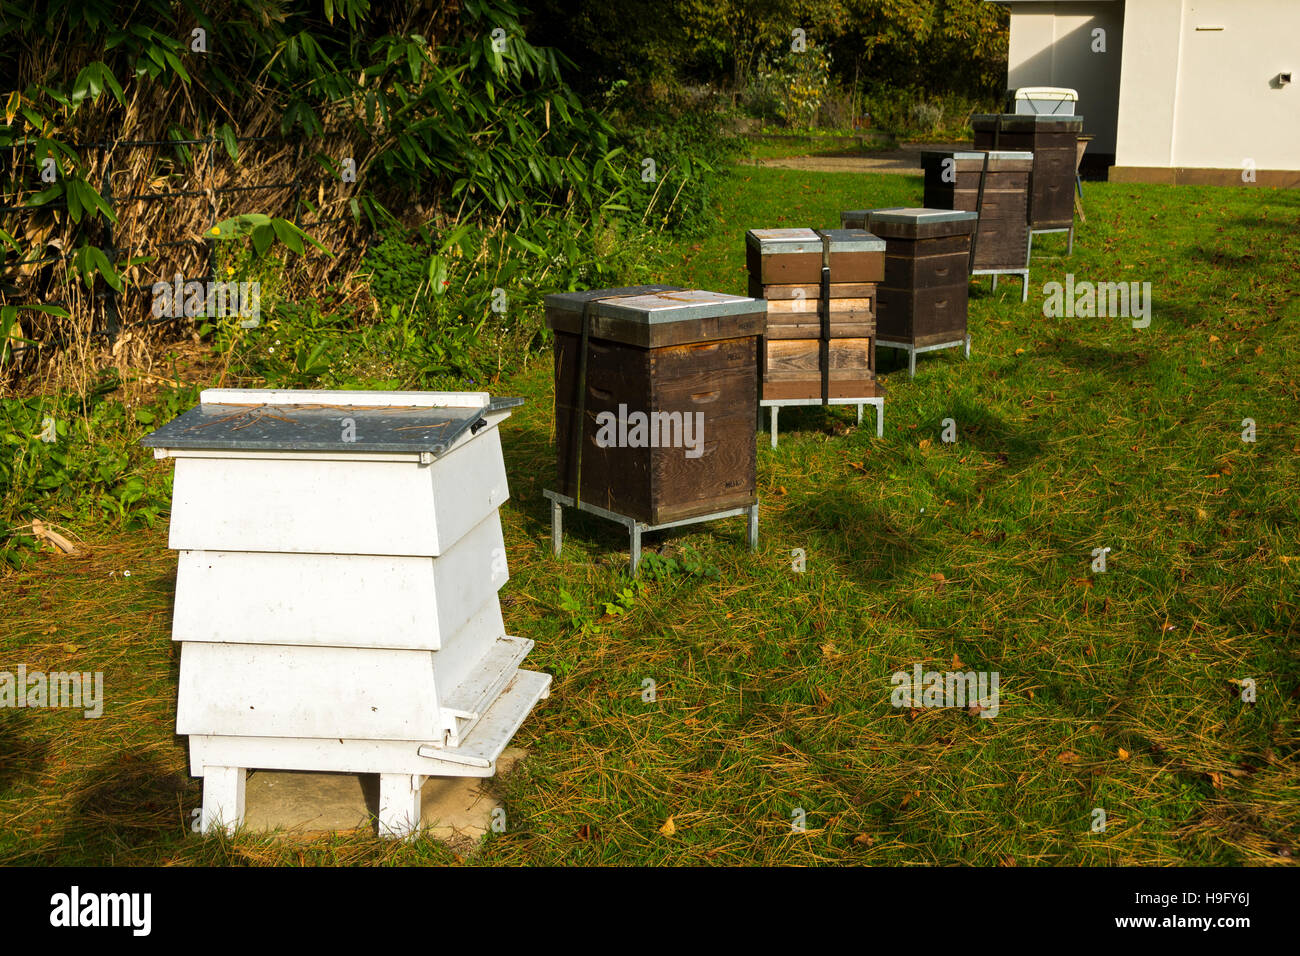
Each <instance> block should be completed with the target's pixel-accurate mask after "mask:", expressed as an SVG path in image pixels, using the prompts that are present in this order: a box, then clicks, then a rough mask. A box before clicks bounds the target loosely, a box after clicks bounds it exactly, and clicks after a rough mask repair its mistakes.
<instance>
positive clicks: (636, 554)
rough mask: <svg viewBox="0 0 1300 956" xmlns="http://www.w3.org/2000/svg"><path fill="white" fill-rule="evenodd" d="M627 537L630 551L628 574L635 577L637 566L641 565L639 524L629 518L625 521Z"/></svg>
mask: <svg viewBox="0 0 1300 956" xmlns="http://www.w3.org/2000/svg"><path fill="white" fill-rule="evenodd" d="M627 530H628V536H629V537H630V538H631V542H630V547H629V550H630V551H631V560H630V561H629V562H628V563H629V565H630V572H629V573H630V574H631V575H632V576H633V577H635V576H636V568H637V565H638V564H640V563H641V522H639V521H636V520H633V519H632V518H629V519H628V520H627Z"/></svg>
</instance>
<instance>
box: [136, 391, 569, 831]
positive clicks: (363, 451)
mask: <svg viewBox="0 0 1300 956" xmlns="http://www.w3.org/2000/svg"><path fill="white" fill-rule="evenodd" d="M517 404H519V400H517V399H501V400H497V401H493V400H492V399H491V397H490V396H489V395H488V394H487V393H485V392H336V391H292V390H289V391H280V390H237V389H213V390H208V391H205V392H203V393H202V394H201V396H200V404H199V405H198V406H197V407H196V408H193V409H191V410H190V411H188V412H186V413H185V414H183V415H182V416H181V417H180V418H178V419H176V420H175V421H172V422H170V423H168V424H167V425H165V426H163V427H162V428H160V429H158V430H157V431H155V432H153V433H152V434H150V435H148V436H146V437H145V438H144V439H143V440H142V443H143V444H145V445H147V446H150V447H153V448H154V450H155V455H156V457H159V458H174V459H175V460H176V472H175V479H174V483H173V499H172V520H171V529H170V545H171V547H172V548H174V549H176V550H177V551H178V552H180V557H179V567H178V571H177V581H176V607H175V612H174V616H173V622H172V638H173V640H175V641H178V642H180V645H181V666H180V688H179V695H178V701H177V715H176V730H177V733H179V734H183V735H186V736H188V737H189V743H190V766H191V770H192V772H193V773H194V774H195V775H196V776H202V777H203V778H204V796H203V811H202V821H201V822H202V828H203V830H204V831H205V832H206V831H208V830H211V829H213V828H214V827H221V828H226V829H230V828H233V827H236V826H238V824H239V823H240V821H241V820H242V817H243V792H244V774H245V772H246V770H247V769H249V768H263V769H282V770H315V771H341V772H352V773H378V774H379V775H380V791H381V796H380V813H379V826H380V831H381V833H383V834H385V835H389V836H402V835H406V834H409V833H410V832H411V831H412V830H413V828H414V827H415V826H417V825H418V821H419V818H420V817H419V810H420V807H419V799H420V785H421V784H422V783H423V781H424V779H425V778H427V777H430V776H464V777H484V776H491V775H492V774H493V773H494V772H495V763H496V759H497V757H498V756H499V755H500V753H501V752H502V750H503V749H504V748H505V746H506V744H507V743H508V742H509V740H510V738H511V736H512V735H513V734H514V732H515V730H516V729H517V728H518V726H519V724H520V723H521V722H522V721H523V719H524V718H525V717H526V716H527V714H528V713H529V711H531V710H532V708H533V706H534V705H535V704H536V702H537V701H538V700H540V699H541V698H543V697H545V696H546V695H547V694H548V693H549V686H550V680H551V679H550V676H549V675H546V674H540V673H536V672H533V671H526V670H521V669H520V667H519V664H520V662H521V661H522V660H523V659H524V657H525V656H526V655H527V654H528V652H529V650H530V649H531V648H532V646H533V642H532V641H530V640H527V639H525V638H518V637H512V636H510V635H508V634H506V631H505V624H504V622H503V620H502V617H501V609H500V605H499V603H498V600H497V590H498V589H499V588H500V587H501V586H502V585H503V584H504V583H505V582H506V580H507V578H508V572H507V567H506V560H505V546H504V541H503V539H502V534H501V524H500V518H499V516H498V512H497V509H498V508H499V507H500V506H501V505H502V504H503V503H504V502H505V500H506V498H507V496H508V491H507V487H506V476H505V468H504V465H503V462H502V458H501V439H500V434H499V431H498V429H497V426H498V424H499V423H500V422H501V421H503V420H504V419H505V418H506V417H507V416H508V415H509V413H510V412H509V410H510V408H512V407H513V406H515V405H517Z"/></svg>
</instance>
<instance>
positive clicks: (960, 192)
mask: <svg viewBox="0 0 1300 956" xmlns="http://www.w3.org/2000/svg"><path fill="white" fill-rule="evenodd" d="M1033 166H1034V154H1033V153H1030V152H1022V151H1008V150H996V151H994V150H988V151H970V150H960V151H950V150H925V151H923V152H922V153H921V168H922V169H923V170H924V173H925V197H924V204H925V206H926V208H929V209H961V210H966V211H969V212H975V213H977V214H978V216H979V227H978V229H977V230H976V232H975V235H974V237H973V238H972V240H971V244H972V247H973V252H974V255H973V257H972V259H971V262H970V272H971V274H972V275H992V276H993V277H994V280H993V281H994V283H995V287H996V282H997V276H999V275H1005V274H1013V275H1019V276H1020V277H1021V301H1022V302H1023V301H1025V300H1026V299H1027V298H1028V296H1029V217H1028V210H1029V176H1030V173H1031V171H1032V170H1033Z"/></svg>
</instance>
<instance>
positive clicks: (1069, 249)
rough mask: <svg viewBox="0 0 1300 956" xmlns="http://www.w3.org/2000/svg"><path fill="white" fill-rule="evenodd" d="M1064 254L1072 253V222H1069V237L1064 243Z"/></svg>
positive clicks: (1070, 254) (1069, 254)
mask: <svg viewBox="0 0 1300 956" xmlns="http://www.w3.org/2000/svg"><path fill="white" fill-rule="evenodd" d="M1065 254H1066V255H1067V256H1072V255H1074V223H1070V237H1069V239H1068V240H1067V241H1066V243H1065Z"/></svg>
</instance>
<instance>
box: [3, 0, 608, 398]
mask: <svg viewBox="0 0 1300 956" xmlns="http://www.w3.org/2000/svg"><path fill="white" fill-rule="evenodd" d="M520 15H521V11H520V10H519V8H517V7H516V6H515V4H514V2H513V0H465V2H464V3H463V5H462V6H460V7H459V8H457V7H455V6H452V5H447V4H443V3H439V2H437V0H423V2H410V3H402V4H394V5H384V4H373V5H372V4H371V3H369V2H366V0H326V2H325V3H324V4H317V3H309V2H293V0H225V2H217V3H214V4H209V5H205V6H203V7H199V6H198V5H197V4H194V3H190V2H179V3H177V2H167V0H141V2H139V3H137V4H135V5H134V7H133V8H131V9H130V10H129V11H126V12H124V11H123V10H122V9H121V8H120V7H118V6H117V5H114V4H110V3H107V2H95V0H90V2H78V0H52V2H44V3H41V2H38V3H35V4H30V5H28V4H18V3H11V2H0V64H2V65H3V75H4V76H5V77H7V78H9V80H8V82H9V84H10V86H9V88H0V105H2V107H3V120H4V124H3V125H0V197H2V199H3V205H4V206H5V207H6V211H5V212H3V213H0V248H2V249H3V256H4V258H3V270H2V271H0V304H20V305H21V304H29V303H40V302H44V303H57V304H58V305H59V306H60V307H61V308H63V309H64V310H65V311H66V313H67V317H64V316H61V315H58V314H53V313H40V312H31V311H25V312H21V313H15V315H16V316H17V318H15V319H14V320H13V321H11V323H10V328H9V329H8V334H9V335H11V336H13V337H14V338H15V339H16V338H25V339H28V340H29V342H36V343H41V344H42V345H43V346H44V347H43V348H41V349H36V348H30V347H29V348H27V349H25V350H23V351H6V352H5V353H3V354H6V355H8V357H9V366H8V370H9V373H10V374H11V375H12V374H13V373H14V372H19V373H21V372H23V371H28V372H30V371H32V370H34V369H35V368H36V367H37V364H38V361H37V360H38V358H41V359H42V360H43V359H44V358H45V357H47V356H53V355H55V354H57V352H58V351H60V350H62V351H63V352H65V353H68V352H69V350H74V351H75V350H76V349H78V348H83V347H84V348H88V349H91V351H92V352H93V351H94V348H95V347H97V346H102V345H104V344H106V341H105V340H106V339H108V338H110V337H111V333H112V332H113V330H114V329H115V328H117V327H129V326H136V325H140V326H142V327H143V324H144V323H145V322H147V321H148V318H147V317H148V304H147V302H145V301H144V298H145V296H144V294H143V293H147V290H148V288H149V286H150V285H152V283H153V282H154V281H157V280H158V279H160V278H163V279H170V277H171V276H173V275H176V274H179V275H182V276H185V277H187V278H202V277H204V276H205V274H206V273H208V272H209V271H210V269H211V260H210V257H209V248H208V245H207V239H208V238H209V237H211V236H212V235H214V233H212V229H213V227H214V226H215V225H216V224H217V223H218V222H222V221H226V220H230V219H232V218H234V217H239V216H244V215H248V214H258V215H263V216H267V217H273V218H279V219H287V220H290V221H293V222H296V223H298V224H299V225H301V226H303V228H304V229H306V231H307V232H308V233H309V234H310V235H311V236H312V237H314V238H315V239H316V240H318V241H319V243H320V244H321V245H323V246H324V247H325V248H327V249H329V250H332V251H335V252H337V253H338V255H335V256H332V257H331V256H326V255H322V254H318V253H317V252H316V251H315V250H313V249H310V248H306V249H304V253H303V254H302V255H298V254H296V253H293V254H290V252H289V251H287V250H286V249H278V250H277V253H283V254H284V256H285V259H286V275H285V280H286V281H285V284H284V292H285V294H286V295H297V294H302V293H304V292H305V291H308V290H312V289H315V290H319V288H320V287H321V285H322V283H326V282H339V281H346V280H347V278H348V276H350V275H351V274H352V271H353V270H354V267H355V266H356V264H357V261H358V257H359V255H360V254H361V251H362V250H363V249H364V246H365V239H366V237H367V236H368V235H369V233H370V232H371V231H372V230H373V229H375V228H376V227H382V226H387V225H393V224H399V225H402V226H406V227H425V226H427V227H428V229H429V230H430V231H431V235H433V236H434V237H438V236H443V234H451V233H452V232H453V231H454V229H455V228H456V227H457V226H465V225H476V226H479V227H487V228H492V229H507V230H508V229H510V228H512V227H515V226H519V225H527V224H529V223H532V222H537V221H540V220H544V219H546V218H547V217H548V216H550V215H552V214H554V213H555V212H557V211H563V212H565V213H566V214H571V213H573V212H574V211H578V212H579V213H585V212H587V211H604V212H610V211H618V210H620V209H623V208H624V205H623V201H622V200H623V196H624V194H625V189H626V187H625V185H624V183H625V182H627V181H628V178H629V175H630V174H629V168H628V166H629V164H628V160H627V158H626V157H624V156H622V155H621V154H620V152H619V151H618V150H617V149H613V148H611V145H610V141H609V137H610V130H609V128H608V126H607V125H606V124H605V123H604V121H603V120H601V119H600V118H599V117H598V116H597V115H595V114H594V113H591V112H590V111H588V110H586V109H585V108H584V107H583V106H582V104H581V103H580V102H579V101H578V100H577V98H576V97H575V96H574V94H573V93H572V92H571V91H570V90H569V89H568V87H567V86H566V85H565V84H564V82H563V79H562V76H561V70H562V69H564V68H566V67H567V66H569V65H570V64H567V63H566V61H564V60H563V58H562V57H561V56H559V55H557V54H556V53H555V52H554V51H552V50H548V49H541V48H536V47H533V46H532V45H530V44H529V43H528V42H527V40H526V39H525V38H524V35H523V30H522V28H521V26H520V19H519V18H520ZM124 17H126V18H127V19H124ZM51 164H52V169H53V172H54V175H53V177H51V176H50V170H51ZM353 169H354V170H355V181H350V180H349V177H348V175H346V174H348V173H350V172H351V171H352V170H353ZM42 174H44V176H43V175H42ZM51 178H53V181H50V179H51ZM444 245H445V243H444ZM181 331H187V332H188V331H189V330H188V329H183V328H180V327H177V326H167V325H163V326H160V327H159V328H157V329H154V330H152V332H153V334H158V335H169V334H175V333H177V332H181ZM78 343H80V345H78ZM19 347H20V348H21V344H19ZM84 348H83V350H84ZM69 354H70V353H69ZM75 361H77V362H79V363H81V364H82V365H83V366H85V365H86V364H87V363H90V364H92V365H93V356H88V355H86V354H79V355H77V356H75ZM4 372H5V368H4V367H3V366H2V365H0V374H3V373H4Z"/></svg>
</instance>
